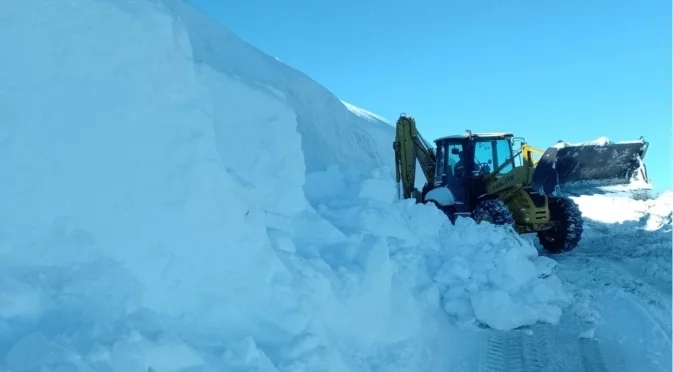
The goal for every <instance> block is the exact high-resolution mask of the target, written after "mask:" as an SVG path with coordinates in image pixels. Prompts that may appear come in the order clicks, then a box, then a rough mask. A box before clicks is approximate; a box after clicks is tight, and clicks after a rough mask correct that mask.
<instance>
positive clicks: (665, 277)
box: [574, 190, 673, 292]
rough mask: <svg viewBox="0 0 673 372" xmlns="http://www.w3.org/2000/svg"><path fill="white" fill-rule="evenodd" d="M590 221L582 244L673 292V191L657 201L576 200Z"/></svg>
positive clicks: (600, 197)
mask: <svg viewBox="0 0 673 372" xmlns="http://www.w3.org/2000/svg"><path fill="white" fill-rule="evenodd" d="M574 199H575V201H576V202H577V203H578V205H579V207H580V209H581V210H582V214H583V215H584V218H585V219H586V221H585V225H586V226H587V230H586V232H585V234H584V237H583V240H582V244H583V246H585V247H587V249H590V250H592V251H600V255H601V256H603V257H608V258H611V259H614V260H616V261H619V262H623V263H624V264H626V265H628V266H629V268H630V270H632V271H636V272H639V273H642V274H640V275H643V277H647V278H653V280H656V281H657V282H658V283H661V284H659V285H660V286H663V288H666V289H665V291H666V292H670V290H671V275H672V271H671V258H672V256H671V251H672V247H673V238H672V235H671V232H672V230H673V223H672V220H673V191H672V190H667V191H665V192H663V193H661V194H660V195H658V196H657V197H656V198H653V199H646V200H636V199H633V198H629V197H624V196H610V195H592V196H582V197H577V198H574Z"/></svg>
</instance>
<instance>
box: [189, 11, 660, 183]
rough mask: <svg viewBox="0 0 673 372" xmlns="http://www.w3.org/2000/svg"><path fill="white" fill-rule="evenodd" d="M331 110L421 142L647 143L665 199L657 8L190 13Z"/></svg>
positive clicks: (648, 160)
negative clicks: (325, 96)
mask: <svg viewBox="0 0 673 372" xmlns="http://www.w3.org/2000/svg"><path fill="white" fill-rule="evenodd" d="M191 2H192V3H193V4H195V5H196V6H197V7H199V8H200V9H202V10H203V11H205V12H207V13H208V14H209V15H210V16H212V17H213V18H215V19H216V20H218V21H220V22H221V23H222V24H224V26H225V27H227V28H228V29H229V30H231V31H233V32H234V33H236V34H237V35H239V36H240V37H241V38H243V39H245V40H246V41H247V42H249V43H251V44H252V45H254V46H256V47H258V48H260V49H262V50H263V51H265V52H266V53H268V54H270V55H273V56H276V57H278V58H280V59H281V60H283V61H284V62H285V63H287V64H289V65H291V66H293V67H295V68H297V69H299V70H301V71H303V72H304V73H306V74H308V75H309V76H311V77H312V78H313V79H315V80H316V81H318V82H319V83H320V84H322V85H323V86H325V87H327V88H328V89H330V90H331V91H332V92H334V93H335V94H336V95H337V96H338V97H339V98H341V99H343V100H346V101H349V102H351V103H353V104H355V105H357V106H360V107H362V108H365V109H367V110H370V111H373V112H375V113H377V114H379V115H382V116H384V117H386V118H388V119H390V120H392V121H394V120H395V119H396V118H397V116H398V115H399V114H400V113H401V112H406V113H408V114H411V115H413V116H415V117H416V120H417V123H418V126H419V129H420V130H421V132H422V133H423V135H424V136H425V137H426V138H427V139H431V138H432V139H434V138H435V137H440V136H442V135H447V134H453V133H463V132H464V131H465V129H468V128H469V129H471V130H473V131H510V132H514V133H515V134H516V135H519V136H524V137H525V138H526V139H527V140H528V142H529V143H531V144H532V145H534V146H537V147H540V148H545V147H547V146H550V145H553V144H554V143H555V142H556V141H557V140H559V139H562V140H565V141H568V142H575V141H584V140H592V139H595V138H597V137H600V136H606V137H608V138H610V139H612V140H615V141H619V140H629V139H637V138H639V137H640V136H645V139H647V140H649V141H650V149H649V151H648V155H647V157H646V163H647V164H648V170H649V174H650V177H651V178H652V179H653V182H654V183H655V186H657V188H662V187H664V188H671V178H672V174H671V164H672V160H673V157H672V155H671V129H672V123H671V23H670V21H671V3H670V0H647V1H635V0H632V1H625V0H563V1H559V0H556V1H551V0H512V1H501V0H490V1H485V0H463V1H454V0H450V1H449V0H445V1H439V0H431V1H423V2H412V1H404V2H400V1H394V0H393V1H390V0H388V1H382V0H369V1H356V0H342V1H338V2H334V1H327V0H324V1H316V0H284V1H269V0H266V1H262V0H227V1H225V2H222V1H216V0H191Z"/></svg>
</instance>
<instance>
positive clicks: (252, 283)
mask: <svg viewBox="0 0 673 372" xmlns="http://www.w3.org/2000/svg"><path fill="white" fill-rule="evenodd" d="M0 50H2V51H3V55H5V56H10V58H0V173H1V174H3V175H4V182H2V183H0V206H1V207H0V233H1V234H0V329H2V332H0V369H1V370H6V371H12V372H16V371H66V370H67V371H128V372H134V371H143V372H145V371H149V370H151V371H155V372H164V371H176V372H177V371H184V372H186V371H190V372H191V371H250V370H256V371H264V372H275V371H283V372H284V371H442V372H445V371H451V370H453V371H471V370H476V369H474V368H478V366H482V369H483V368H486V369H488V368H491V370H497V369H495V368H500V367H499V365H498V363H501V362H502V363H511V362H512V360H515V359H516V360H519V359H520V358H519V359H517V357H516V356H514V357H513V356H512V355H519V354H521V352H519V354H513V353H507V355H506V356H503V355H502V353H500V354H499V353H498V350H507V347H510V348H512V347H513V348H514V349H516V348H517V346H516V345H518V344H517V342H519V341H521V340H523V339H518V338H517V339H516V340H519V341H516V340H514V341H512V339H511V338H512V337H519V336H512V335H519V334H520V332H519V331H515V332H508V331H509V330H512V329H517V328H520V329H523V331H522V332H525V333H524V334H525V335H527V336H528V335H531V334H532V335H531V337H533V338H531V340H536V342H535V344H536V345H538V346H539V345H545V344H544V343H542V341H540V339H539V338H536V337H537V336H535V335H536V334H547V335H551V334H554V332H560V331H559V330H563V331H568V330H570V331H571V333H572V332H575V328H572V327H569V326H568V327H566V326H565V325H566V324H569V323H572V321H569V320H568V319H571V320H572V319H581V321H595V322H597V323H596V325H592V327H595V332H594V336H595V337H596V338H597V339H599V341H598V343H596V342H595V341H594V340H590V341H591V342H592V343H590V344H588V345H594V346H595V345H599V347H594V349H591V347H593V346H589V349H591V350H600V351H601V352H602V353H603V356H605V355H611V356H612V359H610V358H608V359H610V360H609V361H606V362H605V365H606V366H608V367H610V368H612V367H614V368H612V369H609V370H610V371H612V370H622V369H619V368H617V367H624V366H633V365H643V363H650V366H651V368H649V367H648V368H649V369H647V370H648V371H658V370H668V371H670V347H669V348H668V349H666V348H662V347H661V345H663V346H666V345H665V344H664V343H665V342H666V340H668V342H669V343H670V324H671V323H670V319H669V318H664V317H663V315H665V311H668V312H670V296H669V295H670V270H671V267H670V250H671V248H670V240H671V239H670V215H668V217H666V216H665V214H666V213H668V211H670V203H669V204H668V205H664V204H662V203H655V204H654V206H645V205H644V204H642V203H640V204H639V203H630V204H628V208H632V209H633V210H640V211H641V212H640V213H651V214H652V215H657V216H660V217H652V218H651V219H650V220H651V223H650V225H649V226H651V228H650V229H649V230H647V231H640V230H636V229H635V226H636V223H639V222H640V221H639V220H638V221H636V222H631V223H630V224H627V225H620V226H619V227H617V228H616V229H615V227H614V225H612V224H611V223H613V222H615V221H600V219H597V222H595V225H592V227H591V234H592V235H591V236H590V237H589V238H587V243H584V245H583V246H582V247H581V248H578V251H577V252H578V253H577V255H574V254H570V255H566V256H563V257H554V258H553V259H552V258H548V257H540V256H539V255H538V253H537V251H536V249H535V247H534V245H533V244H531V243H530V241H529V240H528V239H527V238H521V237H518V236H516V235H515V234H512V233H511V232H508V231H505V230H503V229H500V228H496V227H494V226H490V225H476V224H475V223H474V222H473V221H471V220H468V219H462V220H460V221H459V222H458V223H457V225H456V226H451V225H450V224H449V223H448V221H446V218H445V217H444V215H443V214H441V213H440V212H439V211H437V210H436V209H435V208H433V207H430V206H424V205H416V204H414V203H412V202H410V201H396V200H394V194H395V186H394V182H393V178H392V172H391V170H392V163H393V157H392V155H393V154H392V139H393V136H394V133H393V127H392V126H391V125H390V124H389V123H387V122H383V121H381V120H380V118H379V117H378V116H377V115H375V114H372V113H368V112H367V111H365V110H362V109H359V108H357V107H356V106H353V105H351V104H345V103H343V102H342V101H341V100H339V99H338V98H336V97H335V96H334V95H333V94H332V93H330V92H329V91H328V90H327V89H325V88H324V87H322V86H320V85H319V84H318V83H316V82H314V81H313V80H311V79H310V78H309V77H307V76H306V75H304V74H302V73H301V72H299V71H296V70H294V69H293V68H291V67H290V66H287V65H285V64H284V63H282V62H279V61H278V60H277V59H275V58H273V57H270V56H268V55H266V54H264V53H262V52H260V51H258V50H256V49H254V48H253V47H251V46H250V45H248V44H246V43H245V42H244V41H242V40H240V39H239V38H237V37H236V36H235V35H233V34H231V33H230V32H228V31H227V30H226V29H224V28H223V27H222V26H220V25H218V24H216V23H214V22H213V21H211V20H210V19H209V18H207V17H205V16H204V15H202V14H200V13H199V12H197V11H196V10H194V9H193V8H191V7H190V6H188V5H186V4H185V3H183V2H181V1H178V0H162V1H153V0H146V1H136V2H125V1H108V0H62V1H59V2H55V3H48V4H47V3H44V2H39V1H26V0H7V1H5V3H3V6H2V7H0ZM669 199H670V198H669ZM594 202H597V200H596V199H587V202H586V203H585V202H584V200H582V206H583V209H585V210H587V211H594V210H596V207H595V206H592V205H591V203H594ZM604 203H616V202H615V201H604ZM636 206H637V207H636ZM625 208H627V207H625ZM638 208H640V209H638ZM657 208H659V209H660V211H658V212H656V213H655V212H654V211H657ZM662 211H663V212H662ZM625 213H626V212H625ZM587 214H590V212H587ZM610 215H614V213H610ZM589 217H590V218H593V217H591V216H589ZM629 219H630V220H632V221H635V220H636V217H630V215H629V216H627V217H626V218H625V219H624V220H629ZM620 229H621V230H620ZM627 230H628V233H626V231H627ZM616 231H624V232H625V234H622V236H623V237H622V238H621V241H620V242H619V244H620V245H618V246H617V248H614V249H606V246H608V247H609V246H611V245H609V244H601V245H599V246H596V245H595V244H594V245H592V244H593V243H592V242H601V239H602V238H603V237H612V236H613V235H617V233H616ZM636 234H640V235H642V236H643V237H647V239H650V240H645V241H646V242H648V243H647V244H644V245H642V246H640V247H638V248H634V249H629V250H625V249H622V248H618V247H626V244H627V243H626V241H625V240H626V237H633V236H635V235H636ZM640 235H638V236H640ZM665 238H666V239H665ZM615 244H616V243H615ZM627 251H628V252H629V255H626V254H625V252H627ZM620 252H621V253H620ZM555 260H556V261H555ZM572 260H575V261H577V262H573V261H572ZM583 260H584V261H583ZM592 260H593V261H592ZM557 261H558V264H557ZM594 261H596V262H598V263H597V264H595V265H594V264H593V263H592V262H594ZM642 262H645V264H643V265H639V264H640V263H642ZM608 263H609V264H610V265H608ZM653 263H658V264H659V265H660V266H659V267H658V268H653V266H652V264H653ZM611 270H612V271H611ZM618 270H619V271H618ZM638 270H640V271H638ZM665 270H668V271H667V273H668V277H666V275H663V274H666V272H665ZM662 272H663V274H662ZM627 273H628V274H629V275H631V276H627V275H626V274H627ZM610 275H612V276H610ZM641 277H642V278H648V280H649V279H651V282H650V281H645V280H644V279H638V278H641ZM629 278H632V279H633V280H631V279H629ZM666 278H668V281H666V280H665V279H666ZM605 281H611V282H610V285H606V284H605V283H604V282H605ZM637 283H642V284H640V285H638V284H637ZM621 284H625V285H626V284H629V285H633V286H634V287H633V288H632V290H633V293H629V292H628V290H627V289H622V287H619V286H620V285H621ZM666 290H668V292H666ZM619 291H621V292H619ZM622 292H623V293H624V296H625V297H624V296H622V297H619V296H617V295H616V294H615V293H622ZM651 293H653V294H659V297H647V296H649V294H651ZM641 295H642V296H641ZM592 296H593V297H592ZM611 296H612V297H611ZM629 296H631V297H629ZM639 296H640V297H639ZM610 301H613V302H610ZM620 301H621V302H620ZM648 301H655V303H654V304H652V303H649V302H648ZM657 301H658V302H657ZM611 305H615V306H611ZM629 306H630V307H629ZM602 307H606V308H602ZM638 311H640V312H638ZM643 314H647V315H648V317H645V316H644V315H643ZM601 315H602V318H601V317H600V316H601ZM637 316H640V317H639V318H637V319H639V321H640V323H637V324H635V323H634V324H635V325H634V324H632V323H628V322H627V320H628V321H630V320H631V318H634V317H637ZM578 317H579V318H578ZM601 319H602V320H601ZM606 319H607V320H606ZM601 321H602V322H604V323H603V324H602V323H600V322H601ZM610 321H612V322H610ZM620 321H621V322H622V323H623V322H627V323H628V324H626V325H625V324H619V323H620ZM576 323H577V324H578V325H577V327H579V328H578V329H581V330H582V331H584V330H585V329H583V328H581V327H582V325H583V323H579V322H576ZM573 324H575V323H573ZM591 324H593V323H591ZM521 327H523V328H521ZM629 327H631V328H632V329H630V330H629ZM585 328H587V327H585ZM622 329H625V330H624V331H622ZM588 330H589V331H591V329H588ZM625 332H630V333H625ZM636 332H641V334H640V337H641V339H633V338H631V336H633V335H637V333H636ZM576 336H577V333H572V337H570V336H568V337H570V338H568V340H573V341H568V342H569V344H564V345H566V346H567V345H571V346H577V348H578V350H580V349H579V348H580V347H583V348H586V347H585V346H582V345H584V344H580V343H573V342H575V341H574V340H575V338H573V337H576ZM645 336H649V337H645ZM549 337H551V336H549ZM564 337H565V336H564ZM620 337H623V338H624V339H623V340H622V339H621V338H620ZM666 337H667V339H666ZM557 339H561V340H565V339H564V338H562V337H561V338H558V337H557ZM503 340H504V341H503ZM508 345H509V346H508ZM512 345H514V346H512ZM521 345H527V343H526V342H523V341H521ZM578 345H579V346H578ZM643 345H654V346H657V348H655V349H644V346H643ZM669 346H670V345H669ZM538 349H539V347H538V348H537V349H536V350H538ZM494 350H495V351H494ZM565 350H566V354H567V355H571V356H580V355H584V356H586V358H588V359H591V357H596V355H598V354H596V353H593V354H591V355H589V354H588V353H587V352H584V354H582V353H581V352H580V351H578V352H577V353H575V354H572V352H570V351H568V350H570V349H568V348H566V349H565ZM582 350H584V349H582ZM538 351H539V350H538ZM657 353H659V354H657ZM524 354H525V353H524ZM525 355H532V356H534V357H535V358H538V359H539V358H540V355H545V356H546V357H547V359H548V360H555V361H559V360H561V361H562V360H563V359H562V358H561V354H560V353H559V354H558V355H556V354H554V353H546V354H541V353H540V352H537V354H536V353H535V352H530V353H528V354H525ZM564 355H565V354H564ZM513 358H514V359H513ZM618 358H623V359H624V361H621V360H618ZM667 358H668V359H667ZM524 359H525V358H524ZM603 359H605V358H603ZM603 359H600V360H603ZM522 360H523V359H522ZM629 363H630V364H629ZM657 363H658V364H657ZM522 365H523V364H522ZM550 365H551V364H550ZM564 365H566V366H567V365H569V364H564ZM657 366H661V368H660V369H657V368H659V367H657ZM521 368H524V367H521ZM525 368H529V367H528V366H526V367H525ZM666 368H668V369H666ZM510 370H512V369H510ZM623 370H634V369H628V368H626V369H623Z"/></svg>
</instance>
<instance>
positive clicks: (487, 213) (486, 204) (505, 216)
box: [472, 199, 514, 226]
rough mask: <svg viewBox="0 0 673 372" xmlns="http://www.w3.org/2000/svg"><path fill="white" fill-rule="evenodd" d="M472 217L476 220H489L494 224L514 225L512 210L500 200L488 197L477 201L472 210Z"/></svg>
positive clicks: (479, 221)
mask: <svg viewBox="0 0 673 372" xmlns="http://www.w3.org/2000/svg"><path fill="white" fill-rule="evenodd" d="M472 218H473V219H474V220H475V221H476V222H477V223H481V222H484V221H485V222H490V223H492V224H494V225H508V226H513V225H514V217H513V216H512V212H511V211H510V210H509V208H508V207H507V204H505V203H504V202H503V201H502V200H498V199H489V200H483V201H481V202H479V203H478V204H477V205H476V207H475V208H474V211H472Z"/></svg>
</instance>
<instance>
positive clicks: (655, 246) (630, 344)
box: [479, 198, 671, 372]
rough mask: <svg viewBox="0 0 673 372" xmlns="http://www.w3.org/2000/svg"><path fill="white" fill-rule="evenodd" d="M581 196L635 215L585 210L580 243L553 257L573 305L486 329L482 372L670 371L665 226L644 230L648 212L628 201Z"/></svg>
mask: <svg viewBox="0 0 673 372" xmlns="http://www.w3.org/2000/svg"><path fill="white" fill-rule="evenodd" d="M584 201H585V202H589V203H602V204H606V207H607V208H604V209H603V210H602V211H603V212H610V211H612V212H614V211H615V210H618V211H620V212H621V213H627V214H628V213H629V212H632V213H633V215H632V216H618V217H620V218H623V219H622V220H621V221H610V222H612V223H603V222H600V221H599V220H594V219H592V218H591V217H595V218H597V219H600V217H601V216H600V215H597V213H598V212H601V211H597V209H595V208H592V209H591V210H590V213H589V215H590V218H588V219H587V221H586V230H585V231H586V232H585V237H584V239H583V242H582V243H581V245H580V246H579V247H578V248H577V249H576V250H575V251H573V252H571V253H568V254H563V255H554V256H550V257H551V258H553V259H554V260H556V261H557V262H558V264H559V266H558V273H557V275H558V276H559V278H560V279H561V280H562V281H563V283H564V286H565V288H566V289H567V290H568V292H569V293H571V294H572V295H573V297H574V301H573V305H572V307H571V308H570V309H567V310H566V312H565V314H564V316H563V317H562V318H561V320H560V322H559V324H558V325H545V324H539V325H535V326H534V327H531V328H529V329H523V330H515V331H510V332H499V331H489V332H487V334H488V336H486V337H485V338H484V339H483V341H482V345H481V348H482V350H483V354H482V356H481V357H480V360H481V363H480V366H479V367H480V368H479V371H481V372H500V371H514V372H533V371H540V372H561V371H573V372H574V371H577V372H594V371H596V372H636V371H647V372H671V316H670V314H671V266H670V262H671V232H670V227H666V226H663V228H660V229H655V230H652V231H647V230H645V229H644V227H645V225H646V224H647V217H650V218H652V216H651V215H649V214H648V212H647V207H645V206H644V205H639V204H638V203H637V202H635V201H633V200H610V199H608V198H602V199H597V198H593V199H585V200H584ZM627 203H628V204H634V208H633V211H629V210H628V209H630V208H618V209H615V205H616V204H627ZM628 206H629V207H631V205H628ZM635 207H638V208H635ZM585 208H586V207H585ZM612 212H610V213H612ZM607 217H611V218H614V216H607ZM663 217H665V216H654V218H655V219H656V218H659V219H662V218H663ZM609 219H610V218H607V220H609ZM607 220H606V221H607ZM619 222H621V223H619ZM531 241H533V242H535V239H532V238H531ZM536 245H537V244H536ZM541 253H542V252H541Z"/></svg>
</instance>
